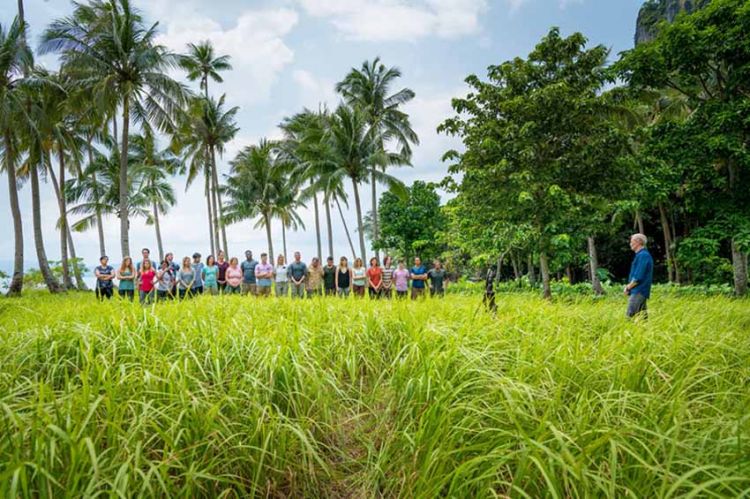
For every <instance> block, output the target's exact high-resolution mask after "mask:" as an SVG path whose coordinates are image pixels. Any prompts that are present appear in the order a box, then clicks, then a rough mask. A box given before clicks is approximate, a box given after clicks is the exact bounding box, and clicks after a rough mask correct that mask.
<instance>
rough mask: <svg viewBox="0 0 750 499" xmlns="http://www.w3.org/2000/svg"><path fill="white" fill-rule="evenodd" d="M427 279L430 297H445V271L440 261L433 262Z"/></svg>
mask: <svg viewBox="0 0 750 499" xmlns="http://www.w3.org/2000/svg"><path fill="white" fill-rule="evenodd" d="M427 278H428V279H429V280H430V296H440V297H443V296H445V269H444V268H443V264H442V263H440V260H435V261H434V262H433V267H432V268H431V269H430V271H429V272H427Z"/></svg>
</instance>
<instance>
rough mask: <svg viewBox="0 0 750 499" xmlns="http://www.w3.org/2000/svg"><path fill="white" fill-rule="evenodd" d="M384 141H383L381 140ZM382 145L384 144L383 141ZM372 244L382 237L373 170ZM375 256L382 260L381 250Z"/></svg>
mask: <svg viewBox="0 0 750 499" xmlns="http://www.w3.org/2000/svg"><path fill="white" fill-rule="evenodd" d="M381 142H382V141H381ZM380 147H381V148H382V147H383V145H382V143H381V145H380ZM371 182H372V245H373V246H375V242H376V241H377V240H378V239H380V227H379V224H378V189H377V184H376V183H375V173H374V172H373V174H372V178H371ZM375 257H376V258H377V259H378V260H380V251H379V250H378V249H377V248H375Z"/></svg>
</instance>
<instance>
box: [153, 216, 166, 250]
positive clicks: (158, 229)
mask: <svg viewBox="0 0 750 499" xmlns="http://www.w3.org/2000/svg"><path fill="white" fill-rule="evenodd" d="M153 209H154V229H155V230H156V247H157V248H158V249H159V261H160V262H163V261H164V246H163V245H162V242H161V226H160V225H159V205H158V204H157V203H156V201H154V206H153Z"/></svg>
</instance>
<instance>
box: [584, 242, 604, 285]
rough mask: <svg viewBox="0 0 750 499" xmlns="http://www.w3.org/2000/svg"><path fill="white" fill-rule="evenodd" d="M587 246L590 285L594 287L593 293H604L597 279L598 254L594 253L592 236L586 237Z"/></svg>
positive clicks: (594, 243) (594, 244)
mask: <svg viewBox="0 0 750 499" xmlns="http://www.w3.org/2000/svg"><path fill="white" fill-rule="evenodd" d="M586 239H587V241H588V246H589V272H590V273H591V287H592V288H594V294H596V295H598V296H601V295H603V294H604V288H602V283H601V281H600V280H599V275H598V274H597V270H598V269H599V256H598V255H597V253H596V241H595V240H594V236H588V237H587V238H586Z"/></svg>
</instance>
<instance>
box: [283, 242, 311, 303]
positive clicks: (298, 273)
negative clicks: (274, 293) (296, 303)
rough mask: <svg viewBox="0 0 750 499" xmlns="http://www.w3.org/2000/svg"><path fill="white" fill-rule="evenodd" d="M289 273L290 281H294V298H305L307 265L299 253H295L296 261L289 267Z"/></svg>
mask: <svg viewBox="0 0 750 499" xmlns="http://www.w3.org/2000/svg"><path fill="white" fill-rule="evenodd" d="M287 272H289V279H290V280H291V281H292V298H304V297H305V278H306V277H307V265H306V264H305V262H303V261H302V255H301V254H300V252H299V251H295V252H294V261H293V262H292V263H291V264H289V266H288V267H287Z"/></svg>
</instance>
